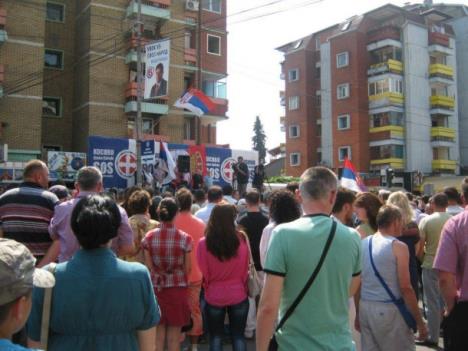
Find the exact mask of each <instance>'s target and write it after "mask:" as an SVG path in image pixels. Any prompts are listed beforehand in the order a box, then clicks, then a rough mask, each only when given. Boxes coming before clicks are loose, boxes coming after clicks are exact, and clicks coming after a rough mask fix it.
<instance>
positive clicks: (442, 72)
mask: <svg viewBox="0 0 468 351" xmlns="http://www.w3.org/2000/svg"><path fill="white" fill-rule="evenodd" d="M429 76H431V77H437V76H442V77H444V78H447V77H448V78H453V68H452V67H450V66H447V65H443V64H441V63H435V64H432V65H430V66H429Z"/></svg>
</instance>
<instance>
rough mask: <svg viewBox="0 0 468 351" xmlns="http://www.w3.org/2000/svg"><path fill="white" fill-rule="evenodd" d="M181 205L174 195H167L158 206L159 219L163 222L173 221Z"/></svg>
mask: <svg viewBox="0 0 468 351" xmlns="http://www.w3.org/2000/svg"><path fill="white" fill-rule="evenodd" d="M178 210H179V206H177V202H176V201H175V199H174V198H172V197H166V198H164V199H162V200H161V202H160V203H159V207H158V213H159V219H160V220H161V221H162V222H171V221H172V220H173V219H174V217H175V216H176V214H177V211H178Z"/></svg>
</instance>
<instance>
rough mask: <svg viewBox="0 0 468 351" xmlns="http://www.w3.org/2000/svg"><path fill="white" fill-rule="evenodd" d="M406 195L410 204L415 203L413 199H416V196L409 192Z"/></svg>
mask: <svg viewBox="0 0 468 351" xmlns="http://www.w3.org/2000/svg"><path fill="white" fill-rule="evenodd" d="M405 195H406V197H407V198H408V201H409V202H411V201H413V199H414V195H413V194H411V193H410V192H408V191H407V192H406V193H405Z"/></svg>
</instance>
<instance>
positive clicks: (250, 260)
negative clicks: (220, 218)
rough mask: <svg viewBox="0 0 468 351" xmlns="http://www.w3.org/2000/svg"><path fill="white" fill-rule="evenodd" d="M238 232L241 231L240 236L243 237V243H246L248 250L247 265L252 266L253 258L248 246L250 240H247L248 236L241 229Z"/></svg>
mask: <svg viewBox="0 0 468 351" xmlns="http://www.w3.org/2000/svg"><path fill="white" fill-rule="evenodd" d="M239 233H241V235H242V237H243V238H244V240H245V243H246V244H247V249H248V250H249V266H252V265H254V264H255V263H254V260H253V256H252V249H251V248H250V241H249V237H248V236H247V234H246V233H244V232H243V231H239Z"/></svg>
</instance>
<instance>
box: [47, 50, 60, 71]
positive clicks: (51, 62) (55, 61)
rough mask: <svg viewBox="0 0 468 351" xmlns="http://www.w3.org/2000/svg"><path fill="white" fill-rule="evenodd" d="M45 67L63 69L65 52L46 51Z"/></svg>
mask: <svg viewBox="0 0 468 351" xmlns="http://www.w3.org/2000/svg"><path fill="white" fill-rule="evenodd" d="M44 65H45V67H47V68H57V69H62V68H63V51H60V50H51V49H46V50H45V58H44Z"/></svg>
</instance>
